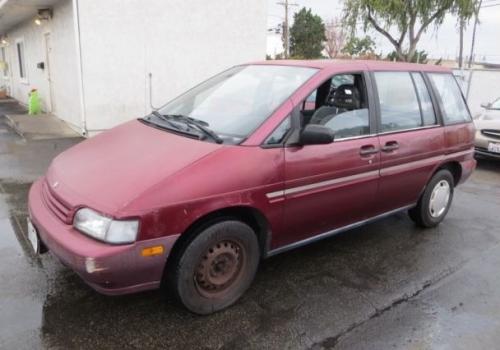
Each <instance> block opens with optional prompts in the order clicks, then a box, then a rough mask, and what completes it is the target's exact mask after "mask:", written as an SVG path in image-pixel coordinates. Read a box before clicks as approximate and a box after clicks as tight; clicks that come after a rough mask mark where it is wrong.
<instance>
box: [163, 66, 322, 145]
mask: <svg viewBox="0 0 500 350" xmlns="http://www.w3.org/2000/svg"><path fill="white" fill-rule="evenodd" d="M316 72H317V69H314V68H308V67H292V66H278V65H276V66H274V65H247V66H238V67H234V68H232V69H229V70H227V71H225V72H223V73H221V74H219V75H217V76H215V77H213V78H211V79H209V80H207V81H205V82H204V83H202V84H200V85H198V86H197V87H195V88H194V89H192V90H190V91H188V92H187V93H185V94H183V95H181V96H180V97H178V98H176V99H174V100H173V101H171V102H169V103H168V104H167V105H165V106H164V107H162V108H160V109H159V110H158V112H159V113H160V114H162V115H182V116H187V117H190V118H194V119H196V120H199V121H202V122H203V123H204V125H206V126H207V127H208V128H210V129H211V130H213V131H214V132H216V133H217V134H219V135H220V136H221V137H222V138H224V137H226V136H227V137H231V138H232V139H240V140H241V139H243V138H245V137H246V136H248V135H249V134H250V133H251V132H252V131H253V130H255V129H256V128H257V127H258V126H259V125H260V124H261V123H262V122H264V120H265V119H267V118H268V117H269V116H270V115H271V114H272V113H273V112H274V110H276V109H277V108H278V107H279V106H280V105H281V104H282V103H283V102H284V101H285V100H286V99H288V98H289V97H290V96H291V95H292V93H293V92H294V91H295V90H297V88H299V87H300V86H301V85H302V84H304V83H305V82H306V81H307V80H308V79H309V78H311V77H312V76H313V75H314V74H315V73H316Z"/></svg>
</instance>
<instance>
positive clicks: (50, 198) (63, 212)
mask: <svg viewBox="0 0 500 350" xmlns="http://www.w3.org/2000/svg"><path fill="white" fill-rule="evenodd" d="M42 198H43V200H44V202H45V205H46V206H47V208H49V210H50V211H51V212H52V213H53V214H54V215H55V216H56V217H57V218H58V219H59V220H61V221H62V222H64V223H65V224H71V221H72V211H71V207H70V206H69V205H68V204H66V203H64V202H63V201H62V200H61V199H60V198H57V196H56V195H55V194H54V193H53V192H52V191H51V190H50V188H49V185H48V184H47V181H44V182H43V184H42Z"/></svg>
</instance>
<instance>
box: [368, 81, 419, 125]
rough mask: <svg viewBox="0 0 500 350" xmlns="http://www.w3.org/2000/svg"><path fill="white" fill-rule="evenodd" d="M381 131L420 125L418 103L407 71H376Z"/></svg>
mask: <svg viewBox="0 0 500 350" xmlns="http://www.w3.org/2000/svg"><path fill="white" fill-rule="evenodd" d="M375 82H376V84H377V91H378V98H379V105H380V119H381V131H382V132H387V131H396V130H405V129H413V128H416V127H419V126H422V118H421V115H420V105H419V103H418V97H417V93H416V91H415V88H414V85H413V81H412V77H411V75H410V73H408V72H376V73H375Z"/></svg>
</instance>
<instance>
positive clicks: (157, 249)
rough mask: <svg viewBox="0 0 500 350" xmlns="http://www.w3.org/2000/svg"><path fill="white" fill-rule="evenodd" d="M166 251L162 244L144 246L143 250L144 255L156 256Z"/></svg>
mask: <svg viewBox="0 0 500 350" xmlns="http://www.w3.org/2000/svg"><path fill="white" fill-rule="evenodd" d="M164 251H165V248H163V246H162V245H155V246H153V247H148V248H144V249H143V250H142V252H141V255H142V256H155V255H162V254H163V252H164Z"/></svg>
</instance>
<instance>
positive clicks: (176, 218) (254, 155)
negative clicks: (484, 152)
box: [29, 61, 475, 294]
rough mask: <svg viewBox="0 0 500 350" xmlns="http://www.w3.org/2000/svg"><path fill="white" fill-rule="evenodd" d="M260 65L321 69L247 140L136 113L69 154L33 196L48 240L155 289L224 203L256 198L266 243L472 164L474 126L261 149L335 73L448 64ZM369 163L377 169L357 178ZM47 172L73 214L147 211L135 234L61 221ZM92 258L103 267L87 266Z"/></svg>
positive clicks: (405, 194)
mask: <svg viewBox="0 0 500 350" xmlns="http://www.w3.org/2000/svg"><path fill="white" fill-rule="evenodd" d="M257 64H282V65H297V66H311V67H316V68H319V69H320V70H319V71H318V73H317V74H316V75H315V76H313V77H312V78H311V79H310V80H309V81H308V82H307V83H306V84H304V85H303V86H302V87H300V88H299V89H298V90H297V91H295V93H294V94H293V95H292V96H291V97H290V99H289V100H288V101H286V102H285V103H283V105H282V106H281V107H280V108H278V109H277V110H276V111H275V112H274V113H273V114H272V115H271V116H270V117H269V118H268V119H267V120H266V121H265V122H264V123H263V124H262V125H261V126H260V127H259V128H258V129H257V130H255V131H254V132H253V133H252V134H251V135H250V136H249V137H248V138H247V139H246V140H245V141H244V142H243V143H242V144H241V145H239V146H232V145H216V144H213V143H209V142H203V141H199V140H194V139H189V138H187V137H183V136H178V135H175V134H172V133H169V132H165V131H162V130H157V129H155V128H152V127H149V126H146V125H144V124H142V123H141V122H139V121H131V122H128V123H125V124H123V125H121V126H119V127H117V128H114V129H112V130H109V131H106V132H104V133H102V134H100V135H98V136H96V137H94V138H91V139H89V140H87V141H85V142H82V143H81V144H79V145H77V146H75V147H73V148H71V149H69V150H68V151H66V152H64V153H62V154H61V155H60V156H58V157H57V158H56V159H55V160H54V161H53V163H52V164H51V166H50V168H49V170H48V172H47V175H46V177H44V178H42V179H40V180H39V181H37V182H36V183H35V184H34V185H33V186H32V188H31V190H30V194H29V209H30V217H31V219H32V220H33V222H34V224H35V226H36V227H37V229H38V230H39V234H40V237H41V239H42V241H43V242H44V243H45V244H46V245H47V246H48V248H49V249H50V250H51V251H52V252H53V253H54V254H55V255H56V256H58V257H59V258H60V259H61V261H63V262H64V263H65V264H66V265H68V266H70V267H71V268H72V269H74V270H75V271H76V272H77V273H78V274H79V275H80V276H81V277H82V278H83V279H84V280H85V281H87V283H89V284H90V285H91V286H93V287H94V288H96V289H97V290H98V291H100V292H103V293H107V294H122V293H129V292H133V291H138V290H144V289H151V288H156V287H158V286H159V283H160V280H161V276H162V273H163V269H164V266H165V261H166V259H167V255H168V253H169V252H170V250H171V249H172V247H173V245H174V244H175V241H176V239H177V238H178V237H179V235H181V234H182V233H184V232H186V230H187V229H188V228H189V226H190V225H192V224H193V223H194V222H195V221H196V220H198V219H200V218H202V217H204V216H205V215H207V214H209V213H212V212H214V211H216V210H219V209H224V208H231V207H249V208H253V209H255V210H256V211H258V212H260V213H261V214H262V215H263V217H264V218H265V219H266V220H267V223H268V226H269V230H270V232H271V233H272V234H271V236H270V249H276V248H279V247H282V246H283V245H286V244H290V243H293V242H296V241H298V240H303V239H306V238H308V237H311V236H314V235H316V234H318V233H321V232H324V231H327V230H331V229H334V228H337V227H341V226H345V225H348V224H350V223H353V222H357V221H360V220H363V219H367V218H369V217H373V216H375V215H377V214H380V213H383V212H387V211H390V210H394V209H397V208H400V207H403V206H406V205H411V204H414V203H415V202H416V201H417V199H418V197H419V195H420V193H421V192H422V190H423V188H424V186H425V183H426V182H427V181H428V180H429V178H430V177H431V176H432V173H433V172H434V171H435V170H436V169H437V168H438V167H439V166H441V165H442V164H445V163H448V162H456V164H460V166H461V169H462V178H461V181H464V180H465V179H466V178H467V177H468V176H469V175H470V173H471V172H472V171H473V169H474V167H475V161H474V159H473V152H472V139H473V133H474V127H473V125H472V123H466V124H459V125H455V126H447V127H436V128H429V129H425V130H418V131H407V132H400V133H391V134H384V135H380V136H371V137H365V138H360V139H354V140H344V141H338V142H335V143H333V144H330V145H318V146H307V147H289V148H270V149H264V148H261V147H260V145H261V144H262V142H263V141H264V140H265V139H266V138H267V137H268V135H269V134H270V133H271V132H272V131H273V130H274V129H275V128H276V127H277V126H278V125H279V123H280V122H281V121H282V120H283V119H284V118H286V117H287V116H288V115H289V114H290V112H291V111H292V109H293V108H294V106H296V105H298V104H300V103H302V101H303V100H304V99H305V98H306V97H307V96H308V95H309V94H310V93H311V92H312V91H313V90H314V89H315V88H316V87H318V86H319V85H320V84H321V83H322V82H324V81H325V79H327V78H329V77H331V76H332V75H333V74H336V73H341V72H360V71H370V70H401V71H406V70H409V71H420V70H425V71H439V72H448V73H449V72H450V71H449V70H448V69H446V68H442V67H438V66H432V65H429V66H424V65H415V64H400V63H398V64H393V63H387V62H376V61H346V62H341V63H331V62H328V61H266V62H259V63H257ZM391 141H396V142H398V144H399V148H398V149H397V150H395V151H392V152H380V153H376V154H374V155H371V156H361V155H360V154H359V150H360V149H361V147H363V146H369V145H372V146H373V147H375V148H377V149H379V148H380V147H383V146H384V145H385V144H386V143H387V142H391ZM469 150H470V152H468V153H466V152H464V151H469ZM380 168H381V170H380V177H379V175H378V173H377V172H378V171H379V169H380ZM369 171H370V172H375V174H374V175H372V176H369V177H364V178H362V179H360V178H357V177H356V176H358V175H360V174H363V173H366V172H369ZM332 179H333V180H335V179H344V180H343V182H340V183H337V184H333V185H330V186H326V187H322V188H316V189H311V190H307V187H306V190H304V191H301V192H298V193H292V194H287V195H285V196H279V195H277V196H276V197H275V198H271V199H270V198H268V197H267V196H266V195H267V194H269V193H273V192H278V193H279V191H283V190H284V189H289V188H297V187H302V186H308V185H311V184H315V183H318V182H321V181H328V180H332ZM43 181H47V184H48V186H49V187H50V191H52V192H51V193H52V194H53V195H54V197H55V198H58V200H60V201H61V203H64V205H65V206H68V207H70V208H71V210H70V213H71V215H73V214H74V212H75V211H76V210H77V209H78V208H80V207H90V208H92V209H94V210H97V211H99V212H101V213H104V214H106V215H109V216H111V217H114V218H118V219H123V218H138V219H140V234H139V237H138V241H137V242H136V243H134V244H129V245H122V246H112V245H109V244H105V243H102V242H98V241H96V240H93V239H92V238H89V237H87V236H85V235H83V234H81V233H80V232H78V231H76V230H75V229H73V227H72V226H71V225H70V224H65V223H63V222H62V221H61V220H59V219H58V218H57V217H56V216H55V215H54V214H53V213H52V212H51V211H50V210H49V209H48V207H47V205H46V204H45V203H44V202H43V200H42V197H41V186H42V183H43ZM56 183H57V185H55V184H56ZM156 244H162V245H164V246H165V248H166V254H164V255H161V256H157V257H147V258H146V257H142V256H141V255H140V252H141V250H142V249H143V248H144V247H149V246H152V245H156ZM88 257H91V258H94V259H95V260H96V263H97V264H98V265H99V266H103V267H105V268H106V270H104V271H100V272H94V273H88V272H87V271H86V270H85V259H86V258H88Z"/></svg>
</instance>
